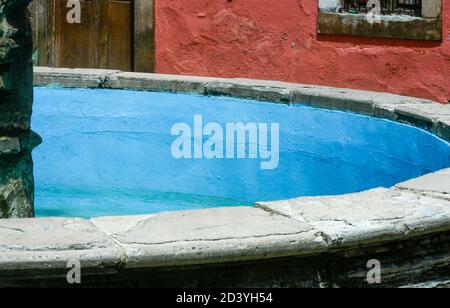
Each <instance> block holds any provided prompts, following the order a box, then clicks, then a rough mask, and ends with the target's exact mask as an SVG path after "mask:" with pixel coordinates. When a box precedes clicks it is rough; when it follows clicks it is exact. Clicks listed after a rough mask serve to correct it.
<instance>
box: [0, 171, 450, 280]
mask: <svg viewBox="0 0 450 308" xmlns="http://www.w3.org/2000/svg"><path fill="white" fill-rule="evenodd" d="M449 181H450V169H446V170H442V171H440V172H437V173H434V174H429V175H426V176H424V177H421V178H418V179H414V180H411V181H407V182H405V183H401V184H398V185H397V186H396V187H393V188H391V189H386V188H378V189H373V190H370V191H366V192H361V193H354V194H348V195H343V196H327V197H306V198H298V199H292V200H284V201H277V202H260V203H258V204H257V205H256V206H255V207H228V208H215V209H206V210H196V211H185V212H170V213H161V214H156V215H147V216H128V217H100V218H94V219H91V220H85V219H78V218H40V219H17V220H14V219H13V220H0V273H3V274H4V273H8V272H12V271H15V270H28V271H38V270H46V271H50V270H57V269H59V270H62V269H65V266H66V264H67V262H68V261H69V260H73V259H75V260H80V261H81V263H82V266H83V268H85V269H101V270H105V271H108V270H111V269H119V268H151V267H168V266H181V265H183V266H184V265H200V264H213V263H225V262H237V261H250V260H262V259H273V258H279V257H290V256H315V255H319V254H321V255H323V254H327V253H332V252H335V251H342V250H343V251H346V250H348V249H355V248H356V249H358V248H359V247H362V246H364V247H372V246H373V247H376V246H377V245H382V244H383V243H390V242H395V241H404V240H407V239H413V238H418V237H422V236H425V235H429V234H433V233H439V232H447V231H449V230H450V201H449V200H448V199H445V198H440V197H439V196H447V195H448V194H449V193H450V185H449Z"/></svg>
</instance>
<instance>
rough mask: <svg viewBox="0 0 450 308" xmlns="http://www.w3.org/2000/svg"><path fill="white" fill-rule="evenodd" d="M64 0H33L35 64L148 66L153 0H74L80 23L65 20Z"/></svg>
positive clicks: (150, 68)
mask: <svg viewBox="0 0 450 308" xmlns="http://www.w3.org/2000/svg"><path fill="white" fill-rule="evenodd" d="M67 2H68V0H34V2H33V5H32V6H31V10H32V14H31V15H32V18H33V32H34V33H33V35H34V37H35V40H34V60H35V63H36V64H38V65H41V66H52V67H69V68H75V67H79V68H107V69H120V70H124V71H138V72H153V71H154V65H155V64H154V61H155V42H154V38H155V32H154V30H155V26H154V23H155V20H154V7H155V3H154V0H80V3H81V9H82V12H81V21H82V23H81V24H69V23H68V22H67V18H66V17H67V13H68V11H69V10H70V8H67V7H66V6H67Z"/></svg>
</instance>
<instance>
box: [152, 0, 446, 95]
mask: <svg viewBox="0 0 450 308" xmlns="http://www.w3.org/2000/svg"><path fill="white" fill-rule="evenodd" d="M317 12H318V8H317V1H316V0H264V1H262V0H189V1H186V0H156V12H155V14H156V70H157V72H158V73H174V74H188V75H203V76H220V77H247V78H259V79H275V80H283V81H291V82H299V83H310V84H320V85H328V86H337V87H348V88H356V89H365V90H375V91H386V92H392V93H398V94H403V95H410V96H417V97H424V98H430V99H434V100H437V101H440V102H449V101H450V1H443V37H444V39H443V41H442V42H430V41H407V40H391V39H369V38H361V37H350V36H349V37H347V36H331V35H317V34H316V22H317V15H318V13H317Z"/></svg>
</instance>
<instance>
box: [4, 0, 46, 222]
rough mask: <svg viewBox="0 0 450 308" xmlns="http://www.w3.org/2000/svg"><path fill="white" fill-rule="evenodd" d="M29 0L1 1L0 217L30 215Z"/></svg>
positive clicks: (33, 143)
mask: <svg viewBox="0 0 450 308" xmlns="http://www.w3.org/2000/svg"><path fill="white" fill-rule="evenodd" d="M30 2H31V0H0V218H26V217H33V216H34V206H33V201H34V179H33V161H32V157H31V151H32V150H33V148H35V147H36V146H38V145H39V144H40V142H41V138H40V137H39V136H38V135H37V134H36V133H34V132H32V131H31V128H30V123H31V113H32V104H33V63H32V60H31V55H32V32H31V24H30V20H29V16H28V9H27V8H28V5H29V3H30Z"/></svg>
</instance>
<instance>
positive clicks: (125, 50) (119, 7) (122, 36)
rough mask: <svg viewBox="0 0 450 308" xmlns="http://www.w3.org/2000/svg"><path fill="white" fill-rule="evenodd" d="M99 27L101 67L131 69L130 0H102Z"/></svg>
mask: <svg viewBox="0 0 450 308" xmlns="http://www.w3.org/2000/svg"><path fill="white" fill-rule="evenodd" d="M101 7H102V23H101V27H100V42H101V45H100V50H101V57H100V59H101V62H100V67H101V68H114V69H119V70H123V71H131V70H132V68H133V63H132V62H133V61H132V48H131V47H132V33H131V32H132V3H131V1H102V4H101Z"/></svg>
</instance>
